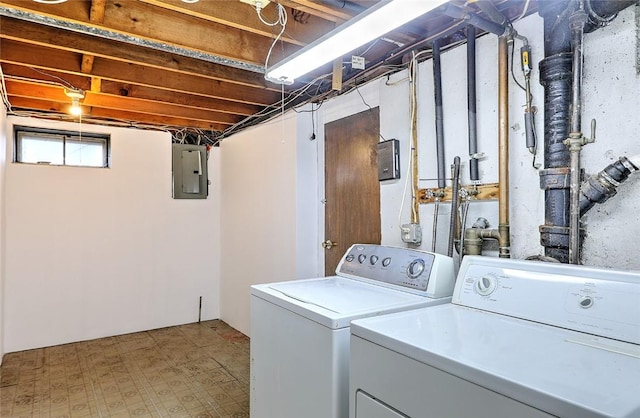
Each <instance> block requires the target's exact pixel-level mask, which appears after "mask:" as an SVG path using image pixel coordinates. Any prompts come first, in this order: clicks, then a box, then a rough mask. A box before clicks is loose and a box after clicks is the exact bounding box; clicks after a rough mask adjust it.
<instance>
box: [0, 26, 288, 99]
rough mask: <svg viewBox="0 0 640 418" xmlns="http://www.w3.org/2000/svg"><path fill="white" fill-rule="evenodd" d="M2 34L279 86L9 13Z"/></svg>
mask: <svg viewBox="0 0 640 418" xmlns="http://www.w3.org/2000/svg"><path fill="white" fill-rule="evenodd" d="M0 37H2V38H5V39H11V40H15V41H20V42H26V43H31V44H34V45H40V46H46V47H52V48H59V49H63V50H66V51H72V52H78V53H83V54H87V55H94V56H98V57H103V58H110V59H114V60H119V61H124V62H132V63H136V64H144V65H148V66H152V67H156V68H162V69H165V70H171V71H176V72H179V73H183V74H194V75H199V76H202V77H207V78H211V79H215V80H221V81H228V82H230V83H237V84H241V85H246V86H252V87H262V88H267V89H272V90H274V91H277V90H278V89H276V88H275V87H274V85H273V84H271V83H268V82H266V81H265V79H264V76H263V75H262V74H258V73H254V72H252V71H246V70H240V69H237V68H232V67H228V66H224V65H220V64H213V63H209V62H206V61H202V60H198V59H195V58H190V57H184V56H179V55H174V54H169V53H167V52H163V51H156V50H152V49H149V48H145V47H142V46H137V45H129V44H125V43H122V42H117V41H110V40H105V39H102V38H99V37H96V36H91V35H86V34H82V33H77V32H72V31H66V30H62V29H57V28H52V27H47V26H43V25H39V24H36V23H32V22H24V21H21V20H18V19H14V18H10V17H3V18H2V25H0Z"/></svg>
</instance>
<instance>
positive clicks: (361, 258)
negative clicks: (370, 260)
mask: <svg viewBox="0 0 640 418" xmlns="http://www.w3.org/2000/svg"><path fill="white" fill-rule="evenodd" d="M366 259H367V256H366V255H364V254H360V255H359V256H358V261H359V262H360V264H362V263H364V260H366Z"/></svg>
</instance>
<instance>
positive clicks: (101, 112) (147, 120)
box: [9, 96, 227, 131]
mask: <svg viewBox="0 0 640 418" xmlns="http://www.w3.org/2000/svg"><path fill="white" fill-rule="evenodd" d="M9 101H10V102H11V104H12V105H13V107H14V108H15V109H29V110H39V111H47V112H55V113H59V114H63V115H66V114H68V112H69V106H70V105H69V104H65V103H58V102H54V101H49V100H39V99H31V98H25V97H16V96H9ZM82 111H83V115H84V117H95V118H101V119H109V120H115V121H119V122H124V123H130V124H131V125H133V126H135V124H136V123H137V124H148V125H154V126H167V127H190V128H198V129H206V130H213V131H223V130H224V129H225V128H226V127H227V125H222V124H217V123H211V122H203V121H198V120H193V119H185V118H176V117H167V116H157V115H148V114H141V113H135V112H126V111H121V110H113V109H101V108H90V107H88V106H82Z"/></svg>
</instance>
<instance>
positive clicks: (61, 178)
mask: <svg viewBox="0 0 640 418" xmlns="http://www.w3.org/2000/svg"><path fill="white" fill-rule="evenodd" d="M14 124H17V125H26V126H44V127H47V128H54V129H67V130H77V129H78V125H77V124H70V123H55V122H43V121H39V120H36V119H27V118H16V117H9V118H8V124H7V125H8V126H7V127H6V129H4V132H6V133H7V136H8V137H12V133H11V132H12V129H13V125H14ZM82 129H83V130H84V131H85V132H89V131H91V132H103V133H110V134H111V160H112V165H111V168H109V169H92V168H78V167H49V166H38V165H28V164H16V163H8V165H7V167H6V196H5V199H6V201H5V203H6V205H5V206H6V208H5V216H6V218H5V221H6V224H5V228H3V230H4V231H5V234H6V237H5V238H6V241H5V242H6V248H5V300H4V302H5V306H4V318H3V321H4V350H5V352H11V351H16V350H23V349H30V348H35V347H43V346H49V345H54V344H61V343H68V342H72V341H79V340H87V339H92V338H97V337H103V336H110V335H117V334H123V333H129V332H134V331H140V330H147V329H153V328H160V327H165V326H170V325H176V324H183V323H189V322H195V321H197V319H198V298H199V297H200V296H202V297H203V311H202V318H203V319H213V318H218V317H219V279H218V277H219V276H218V275H217V271H218V270H217V265H218V264H219V248H218V234H219V231H218V225H219V206H218V199H217V192H218V190H219V188H220V182H219V171H218V169H217V167H218V166H219V155H218V152H217V151H216V150H214V151H213V152H212V157H211V158H210V160H209V167H210V169H211V171H210V174H209V177H210V179H211V180H212V183H213V184H212V186H211V189H210V190H211V195H210V197H209V198H208V199H206V200H173V199H172V198H171V138H170V135H169V134H168V133H164V132H154V131H143V130H135V129H122V128H106V127H99V126H90V125H83V126H82ZM7 142H8V143H9V144H8V146H7V155H12V150H11V149H12V144H11V142H12V141H7Z"/></svg>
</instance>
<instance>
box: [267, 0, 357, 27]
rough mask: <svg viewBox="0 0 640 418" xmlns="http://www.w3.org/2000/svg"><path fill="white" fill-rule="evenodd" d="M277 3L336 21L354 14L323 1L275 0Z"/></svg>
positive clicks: (343, 19) (346, 18) (339, 21)
mask: <svg viewBox="0 0 640 418" xmlns="http://www.w3.org/2000/svg"><path fill="white" fill-rule="evenodd" d="M275 2H276V3H280V4H281V5H283V6H285V7H290V8H293V9H296V10H300V11H302V12H305V13H309V14H310V15H312V16H316V17H319V18H322V19H325V20H329V21H331V22H334V23H342V22H344V21H345V20H348V19H350V18H352V17H353V15H352V14H350V13H349V12H346V11H344V10H342V9H337V8H333V7H331V6H328V5H326V4H323V3H322V2H313V1H305V0H275Z"/></svg>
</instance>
